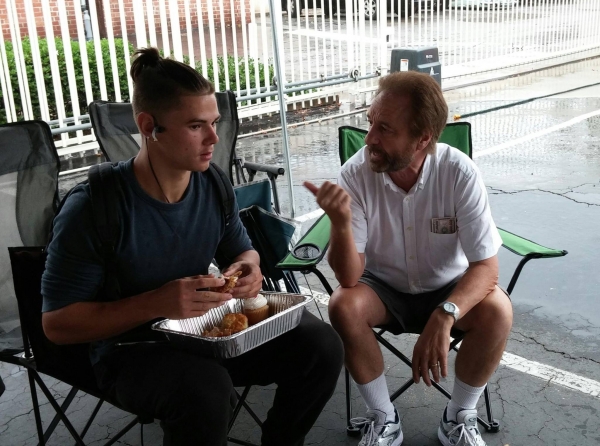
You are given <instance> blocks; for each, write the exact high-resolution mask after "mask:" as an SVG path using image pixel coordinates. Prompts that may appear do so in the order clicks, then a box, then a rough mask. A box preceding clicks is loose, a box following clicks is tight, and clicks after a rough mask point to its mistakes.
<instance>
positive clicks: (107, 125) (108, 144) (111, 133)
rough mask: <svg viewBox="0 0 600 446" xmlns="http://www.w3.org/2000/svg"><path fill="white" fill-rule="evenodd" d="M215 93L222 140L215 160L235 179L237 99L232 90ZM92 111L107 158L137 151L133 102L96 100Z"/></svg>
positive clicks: (138, 138) (115, 158)
mask: <svg viewBox="0 0 600 446" xmlns="http://www.w3.org/2000/svg"><path fill="white" fill-rule="evenodd" d="M215 97H216V99H217V106H218V108H219V114H220V115H221V119H220V120H219V123H218V124H217V135H219V142H218V143H217V144H216V145H215V151H214V153H213V162H214V163H215V164H217V165H218V166H219V167H220V168H221V169H222V170H223V171H224V172H225V173H226V174H227V176H228V177H229V179H230V180H232V179H233V176H232V164H233V159H234V157H235V144H236V142H237V134H238V130H239V119H238V114H237V103H236V100H235V94H234V93H233V92H231V91H224V92H217V93H215ZM89 113H90V120H91V122H92V127H93V128H94V133H95V135H96V139H97V140H98V145H99V146H100V150H102V153H103V154H104V156H105V157H106V159H107V160H108V161H112V162H117V161H125V160H128V159H130V158H132V157H134V156H136V155H137V153H138V152H139V151H140V146H141V141H142V139H141V138H142V137H141V135H140V132H139V130H138V128H137V124H136V123H135V119H134V116H133V108H132V106H131V104H130V103H128V102H107V101H94V102H92V103H91V104H90V106H89Z"/></svg>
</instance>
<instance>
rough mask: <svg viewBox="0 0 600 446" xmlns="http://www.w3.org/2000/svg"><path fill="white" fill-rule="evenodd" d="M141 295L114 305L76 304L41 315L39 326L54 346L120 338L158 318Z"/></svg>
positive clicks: (104, 303) (112, 303)
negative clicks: (114, 337)
mask: <svg viewBox="0 0 600 446" xmlns="http://www.w3.org/2000/svg"><path fill="white" fill-rule="evenodd" d="M145 294H147V293H144V294H140V295H137V296H133V297H128V298H126V299H121V300H118V301H115V302H78V303H74V304H71V305H68V306H66V307H63V308H61V309H59V310H55V311H50V312H47V313H44V314H43V316H42V324H43V326H44V332H45V333H46V336H47V337H48V339H50V340H51V341H52V342H54V343H56V344H78V343H85V342H92V341H98V340H101V339H107V338H110V337H112V336H116V335H119V334H121V333H124V332H126V331H128V330H131V329H133V328H135V327H138V326H139V325H141V324H143V323H145V322H149V321H151V320H152V319H155V318H157V317H160V315H158V314H154V313H153V310H152V309H151V306H149V305H147V302H144V300H146V298H147V296H145Z"/></svg>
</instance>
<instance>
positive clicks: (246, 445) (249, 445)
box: [227, 386, 263, 446]
mask: <svg viewBox="0 0 600 446" xmlns="http://www.w3.org/2000/svg"><path fill="white" fill-rule="evenodd" d="M250 387H252V386H246V387H244V390H243V392H242V394H241V395H240V394H239V393H238V392H237V390H236V391H235V394H236V395H237V397H238V402H237V404H236V405H235V408H234V409H233V415H232V417H231V421H229V427H228V429H227V434H228V436H227V441H228V442H230V443H234V444H241V445H244V446H256V445H255V444H254V443H249V442H247V441H244V440H238V439H237V438H232V437H230V436H229V432H230V431H231V428H232V427H233V424H234V423H235V420H236V418H237V416H238V415H239V413H240V410H241V409H242V406H243V407H244V408H245V409H246V410H247V411H248V413H249V414H250V416H251V417H252V418H253V419H254V421H256V423H257V424H258V425H259V426H260V427H262V424H263V423H262V421H261V420H260V418H258V416H256V414H255V413H254V411H253V410H252V409H250V407H249V406H248V404H246V397H247V396H248V392H250Z"/></svg>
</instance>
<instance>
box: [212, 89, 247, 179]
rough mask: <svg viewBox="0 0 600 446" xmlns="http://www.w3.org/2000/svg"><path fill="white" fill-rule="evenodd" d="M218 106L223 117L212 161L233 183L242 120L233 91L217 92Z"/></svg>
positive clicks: (220, 120) (219, 125) (218, 125)
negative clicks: (239, 116) (236, 146)
mask: <svg viewBox="0 0 600 446" xmlns="http://www.w3.org/2000/svg"><path fill="white" fill-rule="evenodd" d="M215 97H216V98H217V107H218V108H219V114H220V115H221V119H219V122H218V123H217V135H219V142H218V143H217V144H215V151H214V152H213V158H212V161H213V163H215V164H216V165H217V166H219V167H220V168H221V169H222V170H223V171H224V172H225V173H226V174H227V175H228V176H229V180H231V183H232V184H233V182H234V181H233V169H232V167H233V160H234V158H235V145H236V143H237V136H238V131H239V129H240V120H239V118H238V112H237V102H236V100H235V94H234V93H233V92H232V91H223V92H217V93H215Z"/></svg>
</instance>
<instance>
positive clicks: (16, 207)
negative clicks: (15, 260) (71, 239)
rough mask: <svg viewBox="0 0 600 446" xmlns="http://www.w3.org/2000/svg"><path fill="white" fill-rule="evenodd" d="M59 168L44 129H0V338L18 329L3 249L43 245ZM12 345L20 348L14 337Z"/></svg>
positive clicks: (28, 124)
mask: <svg viewBox="0 0 600 446" xmlns="http://www.w3.org/2000/svg"><path fill="white" fill-rule="evenodd" d="M59 169H60V161H59V159H58V154H57V152H56V147H55V146H54V142H53V139H52V133H51V132H50V127H49V126H48V124H46V123H45V122H43V121H25V122H18V123H12V124H5V125H2V126H0V337H2V336H1V335H2V334H3V333H4V334H5V333H8V332H10V331H13V330H15V329H17V328H18V327H19V317H18V309H17V301H16V299H15V292H14V288H13V281H12V275H11V267H10V260H9V256H8V252H7V249H6V248H7V247H8V246H24V245H25V246H33V245H45V244H46V243H47V242H48V236H49V233H50V227H51V224H52V218H53V217H54V212H55V210H56V207H57V206H58V171H59ZM2 338H3V339H5V338H4V337H2ZM15 340H18V343H19V347H20V344H21V339H20V336H18V337H16V339H15ZM11 342H12V341H11ZM3 344H4V343H3V340H1V339H0V350H7V349H9V348H10V347H9V346H7V345H3Z"/></svg>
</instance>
